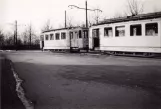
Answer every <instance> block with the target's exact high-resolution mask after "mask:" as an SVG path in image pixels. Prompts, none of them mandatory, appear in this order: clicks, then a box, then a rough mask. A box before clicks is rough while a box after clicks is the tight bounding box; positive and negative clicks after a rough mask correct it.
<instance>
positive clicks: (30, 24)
mask: <svg viewBox="0 0 161 109" xmlns="http://www.w3.org/2000/svg"><path fill="white" fill-rule="evenodd" d="M29 32H30V37H29V38H30V39H29V40H30V49H31V37H32V33H31V32H32V31H31V24H30V30H29Z"/></svg>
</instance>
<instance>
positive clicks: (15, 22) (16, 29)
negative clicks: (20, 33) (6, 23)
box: [15, 20, 17, 50]
mask: <svg viewBox="0 0 161 109" xmlns="http://www.w3.org/2000/svg"><path fill="white" fill-rule="evenodd" d="M15 47H16V50H17V20H16V21H15Z"/></svg>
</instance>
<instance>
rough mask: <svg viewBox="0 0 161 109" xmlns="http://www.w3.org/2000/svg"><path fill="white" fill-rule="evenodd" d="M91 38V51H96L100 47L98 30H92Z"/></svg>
mask: <svg viewBox="0 0 161 109" xmlns="http://www.w3.org/2000/svg"><path fill="white" fill-rule="evenodd" d="M92 36H93V49H97V48H99V47H100V36H99V29H93V30H92Z"/></svg>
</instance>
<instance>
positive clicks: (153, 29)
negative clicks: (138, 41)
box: [145, 23, 158, 36]
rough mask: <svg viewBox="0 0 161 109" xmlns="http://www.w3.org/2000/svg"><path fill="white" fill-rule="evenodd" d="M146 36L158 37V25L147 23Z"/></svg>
mask: <svg viewBox="0 0 161 109" xmlns="http://www.w3.org/2000/svg"><path fill="white" fill-rule="evenodd" d="M145 34H146V36H157V35H158V23H147V24H145Z"/></svg>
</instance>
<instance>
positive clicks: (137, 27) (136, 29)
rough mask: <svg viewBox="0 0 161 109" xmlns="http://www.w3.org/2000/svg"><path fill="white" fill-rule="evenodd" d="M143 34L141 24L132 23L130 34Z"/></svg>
mask: <svg viewBox="0 0 161 109" xmlns="http://www.w3.org/2000/svg"><path fill="white" fill-rule="evenodd" d="M141 35H142V28H141V24H138V25H130V36H141Z"/></svg>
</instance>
